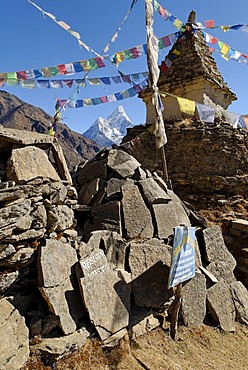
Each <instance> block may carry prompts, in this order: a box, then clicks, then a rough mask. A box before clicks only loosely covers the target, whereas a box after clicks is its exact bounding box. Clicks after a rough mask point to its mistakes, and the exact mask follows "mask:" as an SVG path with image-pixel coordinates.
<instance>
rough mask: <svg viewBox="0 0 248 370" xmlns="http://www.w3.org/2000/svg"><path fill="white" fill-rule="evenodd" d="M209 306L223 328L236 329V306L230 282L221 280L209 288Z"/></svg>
mask: <svg viewBox="0 0 248 370" xmlns="http://www.w3.org/2000/svg"><path fill="white" fill-rule="evenodd" d="M207 307H208V309H209V311H210V314H211V316H212V317H213V319H214V320H215V321H216V322H217V323H219V325H220V327H221V329H222V330H224V331H227V332H229V331H230V332H234V331H235V308H234V304H233V300H232V296H231V293H230V287H229V284H227V283H225V282H224V281H223V280H221V281H219V282H218V283H216V284H215V285H213V286H212V287H210V288H208V289H207Z"/></svg>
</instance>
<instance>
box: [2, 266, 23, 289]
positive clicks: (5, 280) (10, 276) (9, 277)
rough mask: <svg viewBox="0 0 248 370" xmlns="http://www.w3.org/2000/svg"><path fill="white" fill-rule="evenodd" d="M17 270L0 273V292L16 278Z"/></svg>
mask: <svg viewBox="0 0 248 370" xmlns="http://www.w3.org/2000/svg"><path fill="white" fill-rule="evenodd" d="M18 276H19V272H18V271H12V272H6V273H4V272H3V273H2V272H1V273H0V293H3V292H4V291H5V290H7V289H8V288H9V287H10V286H11V285H12V284H13V283H14V282H15V281H16V279H18Z"/></svg>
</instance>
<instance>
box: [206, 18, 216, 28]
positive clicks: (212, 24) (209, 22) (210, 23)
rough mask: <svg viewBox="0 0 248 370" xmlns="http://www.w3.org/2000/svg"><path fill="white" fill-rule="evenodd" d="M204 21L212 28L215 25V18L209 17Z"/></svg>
mask: <svg viewBox="0 0 248 370" xmlns="http://www.w3.org/2000/svg"><path fill="white" fill-rule="evenodd" d="M204 23H205V25H206V27H207V28H212V27H214V23H215V22H214V20H213V19H209V20H207V21H204Z"/></svg>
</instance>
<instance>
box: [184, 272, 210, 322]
mask: <svg viewBox="0 0 248 370" xmlns="http://www.w3.org/2000/svg"><path fill="white" fill-rule="evenodd" d="M181 296H182V304H181V318H182V322H183V324H184V325H186V326H188V327H189V328H199V327H201V325H202V324H203V320H204V318H205V315H206V296H207V289H206V278H205V276H204V275H202V274H200V273H199V272H196V274H195V277H194V278H193V279H191V280H189V281H188V282H187V283H186V285H184V287H183V288H182V293H181Z"/></svg>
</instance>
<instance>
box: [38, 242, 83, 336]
mask: <svg viewBox="0 0 248 370" xmlns="http://www.w3.org/2000/svg"><path fill="white" fill-rule="evenodd" d="M39 252H40V253H39V256H38V277H39V289H40V291H41V294H42V295H43V297H44V298H45V300H46V301H47V303H48V306H49V308H50V309H51V311H52V312H53V313H54V314H55V315H57V316H59V319H60V325H61V328H62V330H63V332H64V333H65V334H70V333H72V332H74V331H76V329H77V327H78V325H79V322H80V318H81V317H82V316H83V314H84V309H83V307H82V304H81V300H80V298H79V296H80V294H79V291H78V289H77V285H76V276H75V274H74V269H73V267H74V265H75V264H76V262H77V254H76V251H75V250H74V249H73V248H72V247H71V246H70V245H69V244H66V243H62V242H60V241H57V240H54V239H47V240H46V245H45V246H44V247H41V248H40V249H39Z"/></svg>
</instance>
